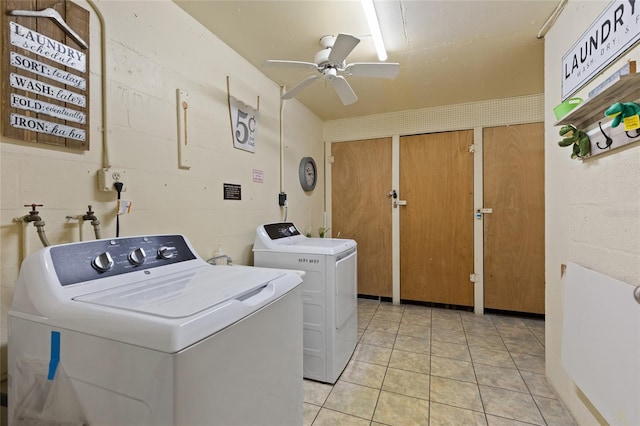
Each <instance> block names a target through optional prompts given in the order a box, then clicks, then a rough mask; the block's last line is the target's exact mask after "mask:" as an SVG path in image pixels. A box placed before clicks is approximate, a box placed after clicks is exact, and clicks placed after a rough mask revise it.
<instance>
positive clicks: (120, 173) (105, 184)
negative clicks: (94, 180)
mask: <svg viewBox="0 0 640 426" xmlns="http://www.w3.org/2000/svg"><path fill="white" fill-rule="evenodd" d="M126 173H127V172H125V171H124V170H122V169H98V173H97V175H98V191H107V192H108V191H115V190H116V189H115V188H114V187H113V184H114V183H116V182H122V183H123V184H124V186H123V187H122V192H125V191H126V190H127V185H126Z"/></svg>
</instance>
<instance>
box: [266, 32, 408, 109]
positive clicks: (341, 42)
mask: <svg viewBox="0 0 640 426" xmlns="http://www.w3.org/2000/svg"><path fill="white" fill-rule="evenodd" d="M358 43H360V39H359V38H357V37H354V36H352V35H349V34H338V36H337V37H335V36H331V35H326V36H323V37H322V38H321V39H320V46H322V50H321V51H319V52H318V53H316V56H315V58H314V61H313V62H300V61H285V60H278V59H270V60H267V61H265V62H264V63H263V66H272V67H295V68H304V69H313V70H316V71H317V72H318V73H317V74H314V75H312V76H309V77H307V78H306V79H304V80H302V81H301V82H300V83H298V84H297V85H296V86H294V87H292V88H291V89H290V90H288V91H287V92H285V93H284V94H283V95H282V99H291V98H293V97H295V96H296V95H297V94H298V93H299V92H300V91H301V90H302V89H304V88H305V87H307V86H309V85H310V84H312V83H313V82H315V81H316V80H319V79H324V81H327V82H329V84H331V85H332V86H333V88H334V89H335V91H336V93H337V94H338V96H339V97H340V100H342V103H343V104H345V105H349V104H352V103H354V102H355V101H357V100H358V96H357V95H356V94H355V92H354V91H353V89H352V88H351V86H350V85H349V83H348V82H347V79H346V78H344V76H343V75H341V74H340V73H344V74H346V75H348V76H354V77H376V78H395V76H396V75H398V72H399V71H400V64H398V63H390V62H355V63H352V64H346V63H345V59H346V58H347V56H348V55H349V54H350V53H351V51H352V50H353V49H354V48H355V47H356V46H357V45H358Z"/></svg>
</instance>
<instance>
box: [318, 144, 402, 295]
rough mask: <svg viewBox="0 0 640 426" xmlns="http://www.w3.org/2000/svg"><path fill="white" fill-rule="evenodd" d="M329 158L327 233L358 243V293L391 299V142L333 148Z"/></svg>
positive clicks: (333, 145)
mask: <svg viewBox="0 0 640 426" xmlns="http://www.w3.org/2000/svg"><path fill="white" fill-rule="evenodd" d="M331 155H332V156H333V163H332V164H331V206H332V208H331V222H332V230H331V233H332V235H333V236H334V237H335V236H337V235H339V236H340V238H350V239H354V240H356V242H357V243H358V294H362V295H371V296H381V297H391V296H392V271H391V268H392V258H391V256H392V253H391V201H390V199H389V198H388V197H387V195H386V194H387V193H388V192H389V191H390V190H391V139H389V138H386V139H372V140H364V141H356V142H340V143H333V144H331Z"/></svg>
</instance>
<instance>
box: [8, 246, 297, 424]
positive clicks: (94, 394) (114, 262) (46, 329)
mask: <svg viewBox="0 0 640 426" xmlns="http://www.w3.org/2000/svg"><path fill="white" fill-rule="evenodd" d="M301 275H302V273H299V274H296V273H293V272H291V271H282V270H273V269H267V268H252V267H243V266H211V265H209V264H207V263H206V262H205V261H204V260H202V259H201V258H199V257H198V256H197V255H196V254H195V251H194V250H193V248H192V246H191V245H190V243H189V242H188V241H187V240H186V238H184V237H183V236H180V235H156V236H148V237H125V238H116V239H110V240H109V239H107V240H97V241H87V242H81V243H72V244H66V245H60V246H52V247H47V248H45V249H42V250H40V251H38V252H36V253H34V254H32V255H30V256H28V257H27V259H25V261H24V262H23V264H22V268H21V270H20V274H19V278H18V281H17V283H16V288H15V296H14V300H13V304H12V307H11V311H10V312H9V323H8V326H9V343H8V351H9V357H8V364H9V365H8V367H9V375H10V376H9V424H14V423H15V422H16V419H14V416H13V415H14V411H15V412H17V411H16V407H17V406H19V404H20V402H21V401H22V400H23V398H25V395H27V394H28V392H29V391H30V389H32V388H31V384H32V383H33V381H35V380H36V378H37V377H38V376H40V379H41V380H42V376H44V377H46V376H47V375H48V374H51V372H52V369H53V372H54V376H53V377H54V380H55V374H57V373H56V371H58V369H59V368H60V367H62V370H61V371H64V372H65V373H66V375H67V376H68V377H69V379H70V382H71V384H72V387H73V388H74V390H75V393H76V394H77V396H78V400H79V403H80V406H81V407H82V410H83V412H84V414H85V416H86V420H87V422H88V423H89V424H91V425H93V426H99V425H105V426H106V425H109V426H113V425H150V426H156V425H180V426H184V425H194V426H196V425H197V426H202V425H243V426H245V425H278V426H280V425H300V424H302V421H303V386H302V385H303V380H302V326H301V323H302V287H301V285H300V284H301V282H302V278H301ZM41 366H44V368H41ZM47 368H48V369H47ZM44 383H46V382H44Z"/></svg>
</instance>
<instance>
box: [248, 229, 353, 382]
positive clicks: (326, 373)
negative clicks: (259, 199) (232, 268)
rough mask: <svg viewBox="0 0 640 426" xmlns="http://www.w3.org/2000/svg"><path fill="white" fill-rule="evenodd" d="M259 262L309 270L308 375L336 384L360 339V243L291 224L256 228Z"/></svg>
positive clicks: (306, 282) (306, 284) (306, 299)
mask: <svg viewBox="0 0 640 426" xmlns="http://www.w3.org/2000/svg"><path fill="white" fill-rule="evenodd" d="M253 253H254V263H255V265H256V266H265V267H271V268H286V269H296V270H303V271H305V276H304V282H303V284H302V287H303V291H302V293H303V296H302V298H303V312H304V331H303V336H304V337H303V341H304V354H303V366H304V377H305V378H307V379H313V380H317V381H321V382H326V383H335V382H336V380H338V377H340V374H341V373H342V371H343V370H344V368H345V367H346V365H347V363H348V362H349V359H350V358H351V355H352V354H353V351H354V349H355V347H356V343H357V340H358V315H357V309H358V303H357V267H358V262H357V245H356V242H355V241H354V240H346V239H337V238H308V237H305V236H304V235H302V234H300V232H299V231H298V229H296V227H295V226H294V225H293V223H291V222H281V223H270V224H265V225H261V226H259V227H258V229H257V233H256V239H255V242H254V245H253Z"/></svg>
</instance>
